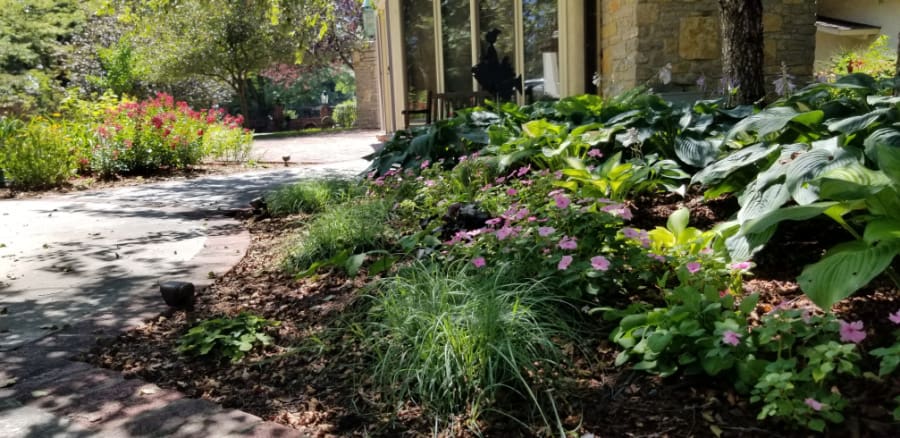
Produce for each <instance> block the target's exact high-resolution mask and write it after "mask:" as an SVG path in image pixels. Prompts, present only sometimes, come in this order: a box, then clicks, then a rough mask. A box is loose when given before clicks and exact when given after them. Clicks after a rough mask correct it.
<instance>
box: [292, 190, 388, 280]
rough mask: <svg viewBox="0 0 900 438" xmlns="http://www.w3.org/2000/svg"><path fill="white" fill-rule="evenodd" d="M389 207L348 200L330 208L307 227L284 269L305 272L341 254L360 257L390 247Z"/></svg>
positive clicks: (297, 272) (377, 202) (383, 204)
mask: <svg viewBox="0 0 900 438" xmlns="http://www.w3.org/2000/svg"><path fill="white" fill-rule="evenodd" d="M389 213H390V210H389V206H388V204H387V203H385V202H384V201H381V200H377V199H374V200H361V201H349V202H344V203H341V204H337V205H334V206H331V207H329V208H327V209H326V210H325V211H323V212H322V213H321V214H319V215H318V216H316V218H315V219H314V220H313V221H312V222H311V223H310V224H309V226H307V227H306V228H305V229H304V230H303V232H302V233H301V234H300V235H299V236H298V238H297V244H296V245H294V247H293V248H291V249H290V251H289V252H288V256H287V258H286V259H285V268H286V270H287V271H288V272H290V273H292V274H299V273H301V272H303V271H306V270H307V269H308V268H309V267H310V266H311V265H313V264H314V263H316V262H323V261H326V260H329V259H332V258H334V257H335V256H337V255H339V254H341V253H349V254H358V253H362V252H365V251H369V250H373V249H383V248H385V247H387V245H388V231H389V228H388V223H387V222H388V218H389Z"/></svg>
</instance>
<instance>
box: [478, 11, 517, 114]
mask: <svg viewBox="0 0 900 438" xmlns="http://www.w3.org/2000/svg"><path fill="white" fill-rule="evenodd" d="M498 35H500V30H499V29H492V30H491V31H489V32H488V33H487V35H486V36H485V39H486V40H487V43H488V45H487V49H486V50H485V51H484V52H483V53H482V54H481V59H480V60H479V61H478V64H476V65H475V66H474V67H472V76H474V77H475V80H476V81H478V84H479V85H481V88H482V89H483V90H484V91H487V92H488V93H491V94H493V95H494V96H496V97H497V100H499V101H508V100H512V99H513V97H514V93H515V91H518V92H520V93H521V92H522V76H521V75H519V76H516V71H515V69H514V68H513V66H512V62H510V60H509V56H504V57H503V61H500V56H499V55H497V49H496V48H494V43H496V42H497V36H498Z"/></svg>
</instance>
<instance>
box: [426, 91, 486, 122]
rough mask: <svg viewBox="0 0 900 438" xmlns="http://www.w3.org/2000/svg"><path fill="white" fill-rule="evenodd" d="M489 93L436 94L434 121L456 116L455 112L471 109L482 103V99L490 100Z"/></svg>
mask: <svg viewBox="0 0 900 438" xmlns="http://www.w3.org/2000/svg"><path fill="white" fill-rule="evenodd" d="M492 98H493V96H492V95H491V94H490V93H487V92H484V91H475V92H472V91H464V92H457V93H438V94H437V95H435V104H434V105H435V116H434V119H435V120H444V119H449V118H452V117H454V116H456V111H457V110H459V109H463V108H471V107H473V106H478V105H481V104H483V103H484V99H492Z"/></svg>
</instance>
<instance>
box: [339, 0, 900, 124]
mask: <svg viewBox="0 0 900 438" xmlns="http://www.w3.org/2000/svg"><path fill="white" fill-rule="evenodd" d="M872 1H877V0H872ZM898 1H900V0H898ZM375 5H376V10H377V33H376V38H375V41H374V43H373V44H372V45H371V46H370V47H369V48H368V49H367V51H368V53H367V54H364V55H362V56H368V57H369V58H370V59H374V60H375V65H374V66H372V67H371V71H368V70H367V71H364V72H362V74H363V75H367V74H374V75H375V77H376V80H375V83H376V85H377V87H376V88H375V89H373V90H369V91H366V92H365V94H371V96H369V97H364V96H361V97H359V98H358V102H359V103H358V104H359V105H360V106H359V111H360V112H363V111H368V110H367V109H366V107H365V104H363V103H362V102H363V101H368V102H370V103H371V105H377V110H378V117H377V119H378V122H379V127H380V128H381V129H383V130H385V131H387V132H392V131H395V130H397V129H399V128H402V127H403V126H402V123H403V122H402V121H403V117H402V113H401V111H403V110H404V109H407V108H415V107H417V106H419V105H421V104H422V102H423V101H424V96H426V94H427V92H428V91H432V92H437V93H440V92H473V91H477V90H478V87H479V86H478V84H477V83H476V82H475V81H474V80H473V78H472V73H471V71H472V66H473V65H476V64H477V63H478V62H479V61H480V59H481V56H482V55H483V53H484V52H485V50H487V49H486V48H487V44H486V42H485V34H486V33H487V32H488V31H489V30H492V29H498V30H500V35H499V37H498V38H497V42H496V45H495V47H496V51H497V53H498V55H499V57H500V58H505V59H508V61H509V63H510V64H511V65H512V66H513V67H514V69H515V71H516V73H517V74H520V75H521V76H522V80H523V82H524V85H525V88H526V89H527V90H528V91H529V93H525V94H522V95H519V96H518V100H519V102H520V103H526V102H528V101H530V100H532V99H536V98H539V97H540V96H541V95H544V96H548V97H565V96H570V95H577V94H582V93H599V94H603V95H613V94H616V93H619V92H622V91H625V90H627V89H629V88H632V87H634V86H637V85H641V84H648V85H651V86H653V87H654V89H656V90H658V91H660V92H663V93H672V94H673V95H678V94H686V95H691V96H694V95H696V96H698V97H699V96H701V95H702V94H703V93H704V92H710V91H715V90H716V89H717V88H718V84H719V80H720V76H721V70H722V66H721V60H720V58H721V52H722V50H721V38H720V36H719V34H720V23H719V15H718V3H717V1H716V0H491V1H487V0H377V1H376V2H375ZM763 8H764V13H765V16H764V23H763V25H764V32H765V73H766V75H767V76H768V78H767V82H768V83H771V82H772V81H774V80H775V79H776V77H777V76H778V75H780V74H781V73H782V65H784V66H785V67H786V68H787V71H788V73H789V74H791V75H792V76H793V77H794V78H795V81H797V82H802V81H807V80H810V79H811V78H812V73H813V61H814V52H815V51H814V48H815V44H816V29H817V28H816V15H817V6H816V0H763ZM667 65H668V66H670V71H671V81H669V83H668V84H662V83H661V82H660V81H659V79H658V78H659V72H660V69H661V68H663V67H665V66H667ZM359 76H360V72H357V77H359ZM376 102H377V103H376ZM372 127H374V126H372Z"/></svg>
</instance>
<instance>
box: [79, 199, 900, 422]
mask: <svg viewBox="0 0 900 438" xmlns="http://www.w3.org/2000/svg"><path fill="white" fill-rule="evenodd" d="M671 201H672V202H671V203H668V204H667V203H666V202H661V203H656V204H653V205H651V204H641V202H643V201H642V200H638V201H636V202H635V204H634V205H633V206H634V207H635V208H636V213H635V217H636V218H638V217H640V218H643V219H641V220H642V221H643V222H645V223H642V224H640V225H639V226H643V227H647V228H652V226H656V225H661V224H662V225H664V224H665V218H666V217H668V214H669V213H671V212H672V211H674V210H675V209H677V208H678V205H682V204H687V205H688V206H689V207H690V208H692V219H693V218H702V219H700V220H699V221H693V220H692V225H694V226H701V227H706V226H707V225H706V224H705V223H706V222H709V223H714V222H716V221H718V220H722V219H724V218H723V217H722V214H724V212H728V211H734V210H733V206H732V205H731V203H732V202H733V200H731V199H728V198H722V199H718V200H715V201H714V202H712V203H702V202H699V201H697V200H696V198H692V199H690V200H688V201H684V200H682V199H681V198H680V197H679V198H671ZM306 219H308V218H306V217H302V216H298V217H291V218H267V219H255V218H250V219H247V220H246V221H245V225H246V226H247V227H248V228H249V230H250V233H251V236H252V244H251V247H250V249H249V250H248V252H247V256H246V257H245V258H244V259H243V260H242V261H241V262H240V263H239V264H238V265H237V266H236V267H235V268H234V269H233V270H232V271H230V272H229V273H228V274H226V275H225V276H223V277H221V278H219V279H217V281H216V283H215V284H214V285H213V286H212V287H211V288H209V289H208V290H207V291H205V292H203V293H202V294H200V295H199V297H198V301H197V304H196V306H195V309H194V310H193V311H192V312H189V313H184V312H172V313H170V314H167V315H164V316H161V317H159V318H157V319H155V320H152V321H148V322H147V323H146V324H145V325H143V326H142V327H140V328H139V329H136V330H133V331H130V332H128V333H125V334H123V335H121V336H120V337H119V338H117V339H113V340H108V341H107V342H106V343H104V344H103V345H101V346H99V347H98V348H96V349H95V350H94V351H92V352H91V353H90V354H89V355H88V356H87V357H85V360H87V361H89V362H92V363H94V364H98V365H101V366H104V367H108V368H113V369H116V370H121V371H122V372H123V373H125V375H127V376H133V377H139V378H142V379H145V380H148V381H151V382H154V383H157V384H158V385H160V386H163V387H167V388H174V389H178V390H179V391H182V392H183V393H185V394H186V395H188V396H191V397H203V398H206V399H209V400H212V401H215V402H218V403H221V404H222V405H224V406H225V407H229V408H237V409H241V410H244V411H247V412H250V413H252V414H255V415H258V416H260V417H262V418H264V419H267V420H271V421H276V422H279V423H282V424H285V425H289V426H293V427H297V428H300V429H304V430H307V431H312V432H314V434H315V435H317V436H412V437H418V436H422V437H424V436H432V432H433V431H432V428H433V427H434V423H431V422H430V421H429V420H428V419H427V417H426V416H425V415H423V412H422V409H421V408H420V407H418V406H414V405H411V404H409V405H405V406H388V405H386V403H385V402H383V401H382V400H381V398H380V395H379V394H378V392H377V390H376V389H375V388H374V386H373V384H372V382H371V381H370V380H369V379H368V378H367V371H366V370H367V367H368V360H369V359H370V358H369V357H368V356H367V352H366V351H365V349H364V348H363V347H362V346H361V345H360V338H359V336H365V334H358V333H354V331H355V330H357V329H358V328H359V326H358V325H356V324H355V322H356V321H355V320H354V318H359V315H360V314H361V313H362V312H363V311H365V305H366V303H365V300H364V299H362V298H361V295H362V292H361V289H362V288H364V285H365V277H364V276H360V277H358V278H355V279H349V278H346V277H345V276H342V275H337V274H324V275H320V276H317V277H314V278H307V279H300V280H298V279H294V278H291V277H289V276H286V275H285V274H283V273H282V272H281V271H280V270H279V268H278V267H279V262H280V260H281V258H282V256H283V254H284V248H285V246H286V245H288V244H289V243H290V242H289V241H290V236H291V235H292V234H293V233H292V230H294V229H296V228H298V227H300V226H302V224H303V222H304V221H305V220H306ZM698 222H700V223H698ZM832 231H834V230H833V229H832V228H827V227H826V224H824V223H823V224H821V226H816V227H809V226H806V227H804V226H797V227H793V228H792V227H790V226H788V227H785V229H784V230H780V231H779V233H778V235H777V236H776V238H774V239H773V241H772V242H773V244H772V245H771V246H770V247H769V248H767V249H766V250H765V251H764V252H763V253H762V254H761V257H759V259H760V261H759V266H757V268H756V269H755V272H756V277H755V278H753V279H750V280H749V281H748V282H747V283H746V284H745V287H746V289H747V290H749V291H754V292H759V293H760V294H761V299H760V304H759V307H758V311H759V312H766V311H770V310H771V309H774V308H776V307H778V306H784V305H791V306H798V307H803V306H807V305H808V303H807V302H806V301H805V298H803V297H802V293H801V292H800V291H799V289H798V287H797V284H796V283H795V282H794V281H793V280H794V279H795V278H796V276H797V275H798V274H799V272H800V270H801V269H802V267H803V266H804V265H805V264H806V263H808V262H809V261H808V260H806V259H805V258H802V257H803V256H800V255H794V254H795V253H796V252H798V251H796V248H803V252H811V253H812V254H820V253H821V251H823V250H824V249H825V248H828V247H829V246H830V245H831V243H832V240H833V238H835V237H834V236H832V234H834V233H832ZM821 232H824V233H829V234H828V236H822V235H819V234H818V233H821ZM787 249H791V251H787ZM787 254H791V257H796V258H794V259H790V260H785V259H784V258H783V257H785V256H786V255H787ZM809 257H815V256H809ZM898 306H900V300H898V291H897V290H896V289H892V287H891V285H889V284H888V283H884V282H875V284H874V285H873V286H872V287H871V288H870V289H869V290H867V291H864V292H863V293H862V294H859V295H858V296H857V297H855V298H852V299H850V300H845V301H844V302H842V303H840V304H839V306H838V307H837V308H836V311H838V312H840V313H841V314H842V315H846V317H847V318H848V319H851V320H855V319H864V320H865V321H867V324H868V321H872V326H871V327H869V326H868V325H867V329H868V330H869V333H870V334H871V335H872V336H871V338H872V339H877V338H879V336H886V334H889V333H890V332H891V329H892V327H890V326H889V325H888V323H887V322H886V315H887V313H889V312H892V311H895V310H896V309H897V308H898ZM245 310H246V311H249V312H251V313H254V314H257V315H261V316H264V317H266V318H271V319H276V320H279V321H282V324H281V326H279V327H277V328H274V329H271V330H270V334H271V335H272V336H273V338H274V343H273V344H274V345H272V346H269V347H267V348H265V349H264V350H262V351H259V350H255V351H254V352H253V353H252V354H251V355H250V356H248V357H247V358H245V359H244V360H243V361H242V362H240V363H237V364H232V363H230V362H228V361H216V360H208V359H200V360H195V359H186V358H184V357H183V356H181V355H179V354H177V353H175V348H176V346H177V339H178V338H179V337H180V336H181V335H182V334H184V333H185V332H186V331H187V330H188V329H189V328H190V327H192V326H193V325H195V324H196V323H197V322H199V321H201V320H204V319H207V318H213V317H218V316H222V315H234V314H237V313H238V312H241V311H245ZM866 342H867V343H868V342H870V341H869V339H867V341H866ZM616 353H617V348H616V347H615V346H614V345H611V343H610V342H609V341H606V340H603V339H598V340H596V341H594V343H593V344H592V345H591V346H590V347H589V349H588V351H583V352H581V353H574V356H573V359H574V361H573V364H574V367H573V368H574V369H573V370H572V376H571V377H570V379H571V381H569V382H568V383H567V387H568V388H569V395H570V397H569V398H568V402H567V403H568V404H566V405H562V406H558V408H559V411H560V412H571V413H575V414H572V415H570V416H568V417H565V418H562V419H561V421H562V423H563V425H564V426H565V427H566V428H567V430H569V431H572V432H577V435H576V436H581V435H582V434H586V433H593V434H594V435H595V436H597V437H601V436H603V437H609V436H611V437H639V436H646V437H683V436H726V437H757V436H759V437H763V436H775V437H778V436H790V437H794V436H798V437H803V436H815V435H814V434H812V433H809V432H806V431H802V430H793V431H791V430H785V429H784V428H783V426H780V425H777V424H772V423H766V422H760V421H758V420H756V415H757V408H758V407H757V406H753V405H749V403H748V401H747V398H746V397H745V396H739V395H737V394H736V393H735V392H734V391H733V389H731V386H730V385H729V382H721V381H717V380H715V379H711V378H709V377H690V376H688V377H674V378H669V379H661V378H658V377H654V376H650V375H647V374H645V373H641V372H636V371H631V370H628V369H627V368H617V367H614V365H613V362H614V359H615V355H616ZM867 366H868V367H869V368H868V369H867V370H866V371H874V369H873V368H872V366H873V365H872V364H868V365H867ZM855 383H856V385H854V386H853V387H854V390H853V393H851V394H847V397H848V399H849V400H850V402H851V403H850V406H849V407H848V409H847V411H846V415H847V418H848V420H847V422H846V423H845V425H844V426H843V427H842V428H841V429H839V430H836V431H835V432H834V434H833V436H863V437H866V436H868V437H878V436H890V433H889V431H890V430H891V428H892V427H896V425H892V424H890V423H888V422H887V420H886V419H889V418H890V414H889V412H888V410H889V409H890V408H889V406H881V405H872V403H871V400H873V399H876V400H877V399H882V400H883V399H884V397H883V396H882V397H873V396H872V394H873V393H877V392H881V393H882V394H884V393H893V394H897V393H900V382H898V379H888V380H887V381H885V382H883V383H878V382H876V381H873V380H866V379H858V382H855ZM483 418H487V417H483ZM490 420H491V421H490V422H488V421H482V422H481V423H480V425H481V426H482V427H485V429H483V430H482V432H483V433H484V436H500V437H506V436H529V435H528V433H527V432H524V431H523V430H522V429H521V428H520V427H517V426H516V425H515V424H513V423H512V422H510V421H509V420H505V419H504V418H503V417H490ZM463 421H464V419H457V421H456V422H455V423H453V425H451V426H449V427H446V423H444V424H442V425H441V427H442V428H444V427H446V428H445V431H444V432H443V433H442V434H441V435H440V436H472V434H471V433H470V432H468V431H467V429H466V428H465V427H462V426H461V425H460V424H461V423H462V422H463ZM535 424H537V423H535ZM533 429H534V430H538V431H541V432H544V433H548V434H551V435H554V434H557V433H556V432H555V431H554V430H547V429H545V428H542V427H541V426H539V425H535V426H534V427H533Z"/></svg>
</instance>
